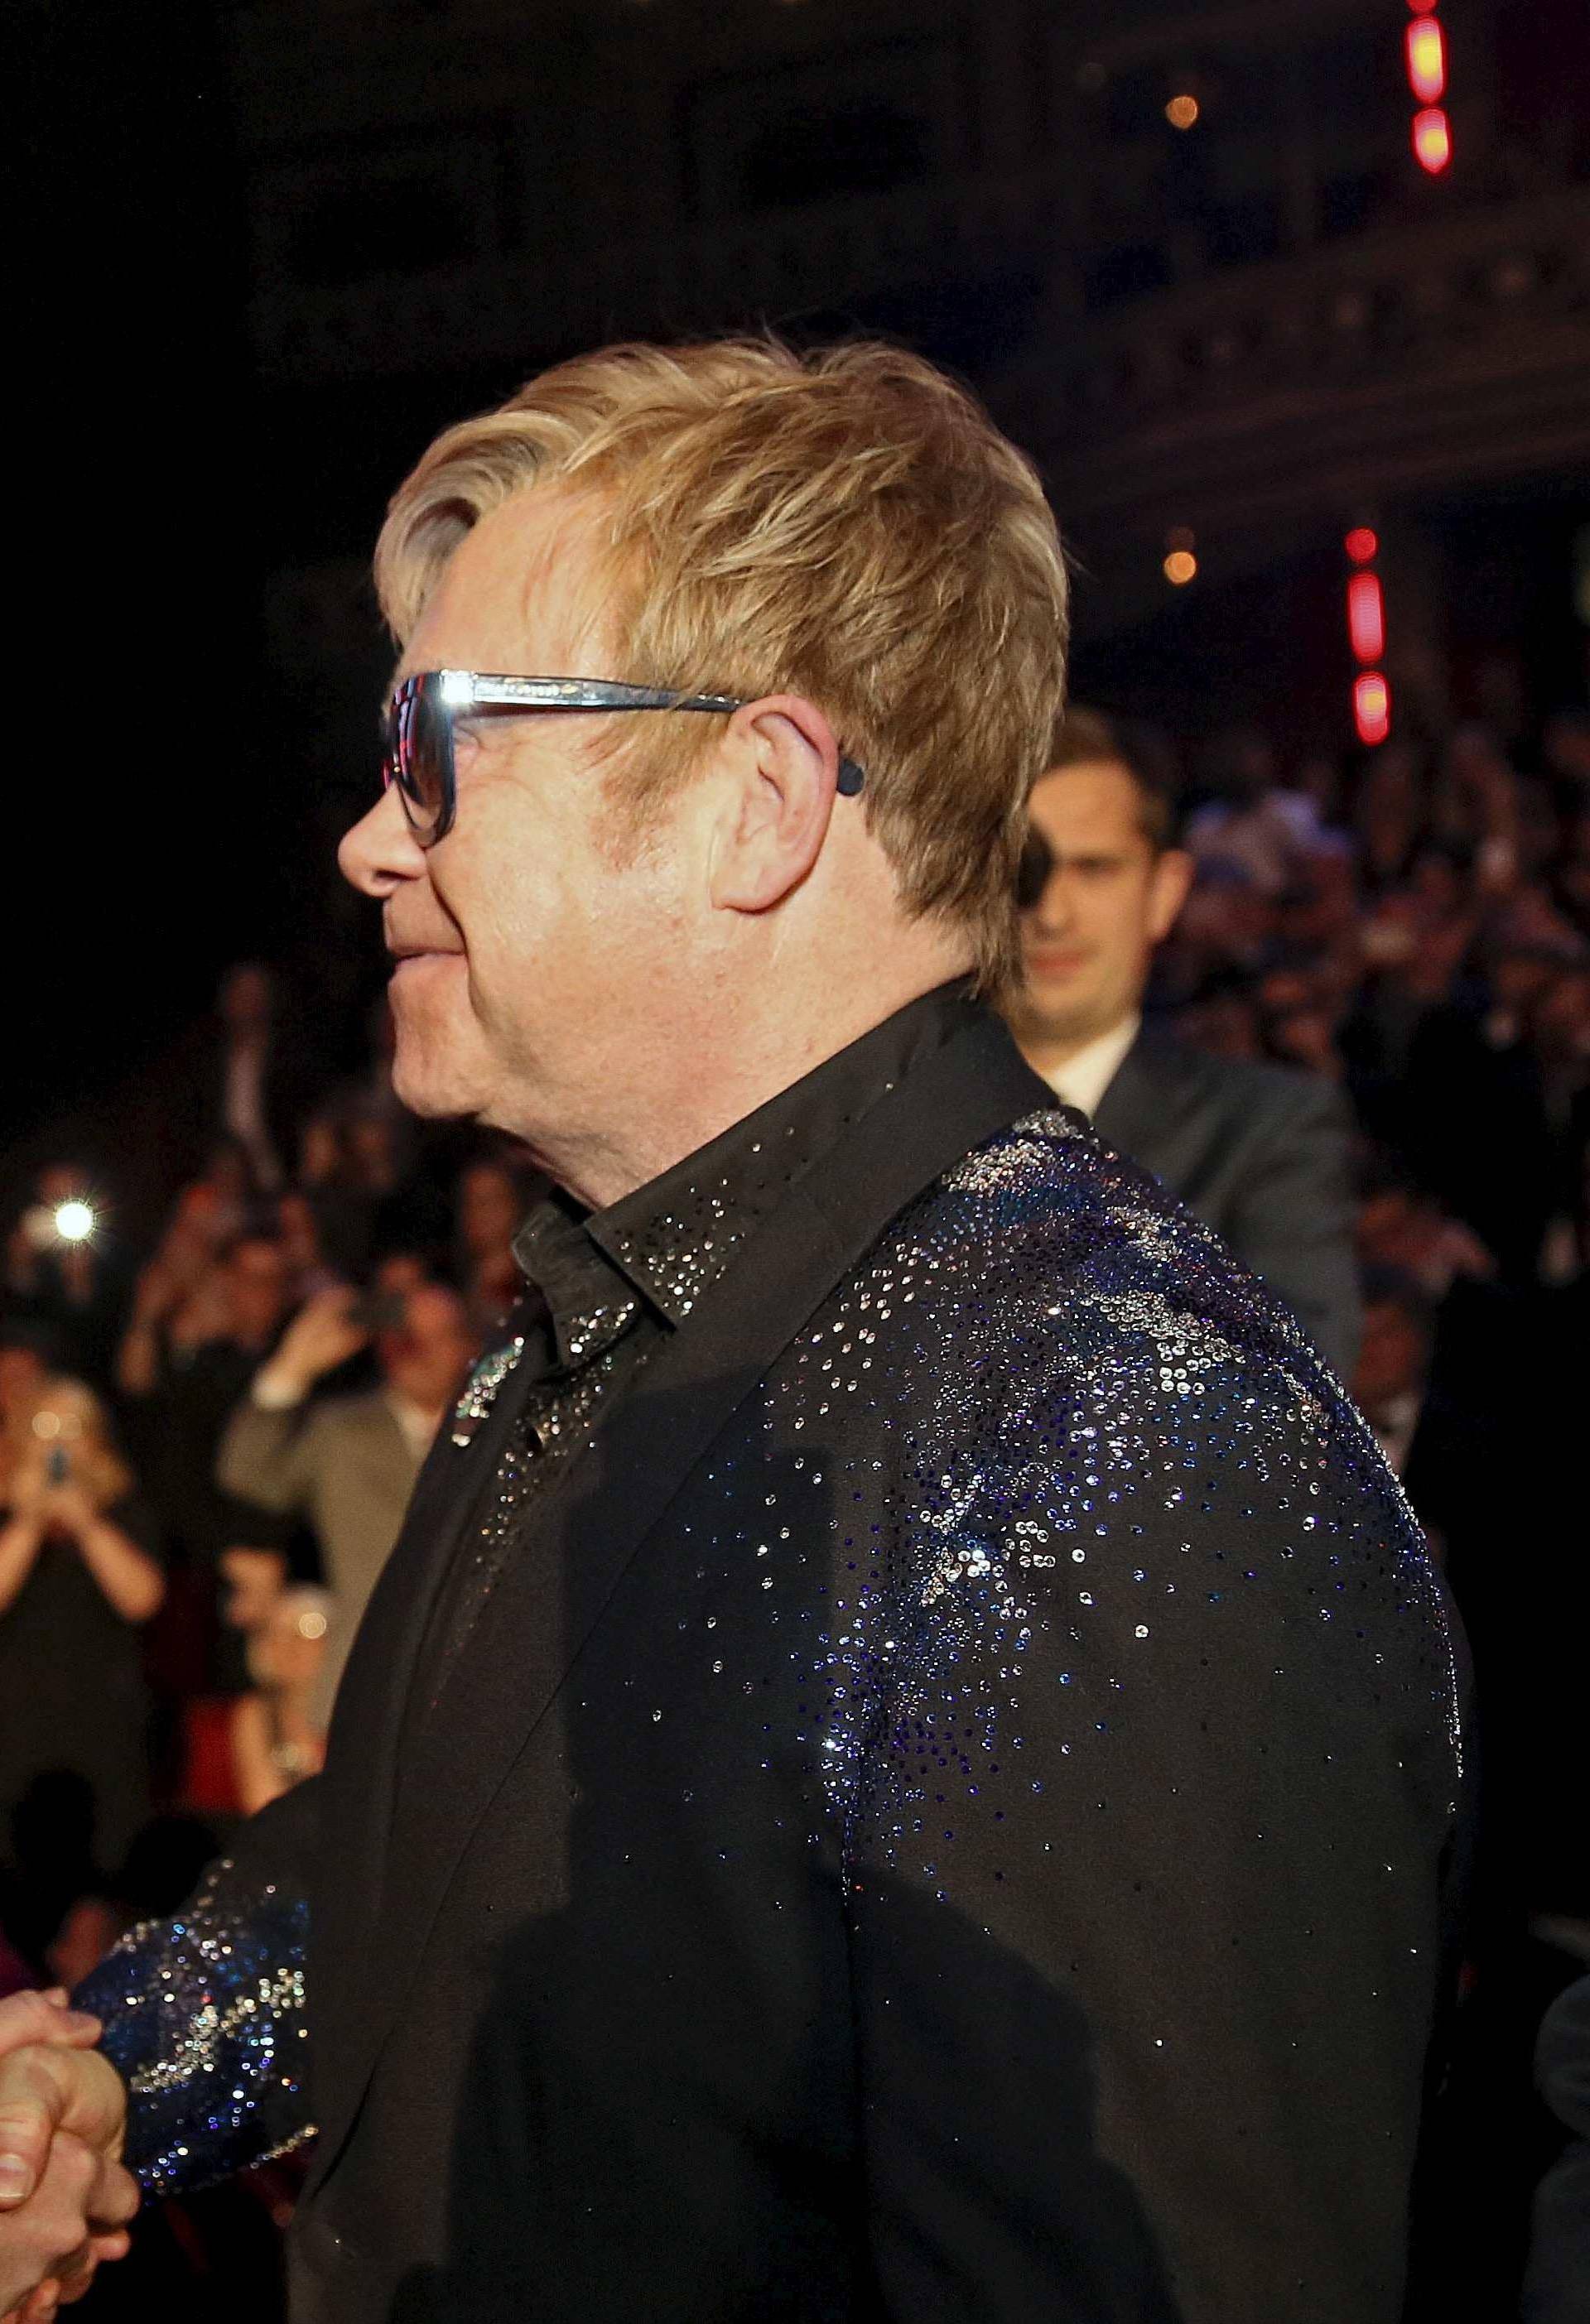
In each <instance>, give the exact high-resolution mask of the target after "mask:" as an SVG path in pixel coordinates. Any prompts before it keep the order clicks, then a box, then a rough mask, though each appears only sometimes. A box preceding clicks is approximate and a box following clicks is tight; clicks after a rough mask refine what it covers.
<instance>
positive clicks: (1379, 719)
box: [1353, 669, 1391, 742]
mask: <svg viewBox="0 0 1590 2324" xmlns="http://www.w3.org/2000/svg"><path fill="white" fill-rule="evenodd" d="M1353 724H1354V726H1355V727H1356V728H1357V730H1358V740H1359V741H1360V742H1384V741H1385V739H1386V736H1387V735H1388V734H1389V733H1391V687H1389V686H1388V685H1387V684H1386V681H1385V679H1384V678H1382V676H1381V673H1380V671H1379V670H1378V669H1366V670H1365V671H1364V675H1363V677H1362V678H1354V681H1353Z"/></svg>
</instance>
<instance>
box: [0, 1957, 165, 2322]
mask: <svg viewBox="0 0 1590 2324" xmlns="http://www.w3.org/2000/svg"><path fill="white" fill-rule="evenodd" d="M62 1999H64V1997H62ZM100 2030H101V2029H100V2025H99V2022H98V2020H97V2018H94V2017H88V2016H86V2015H82V2014H81V2013H80V2012H79V2011H76V2010H69V2009H66V2008H64V2007H62V2006H60V2001H58V2000H56V1999H54V1998H52V1997H48V1996H46V1995H43V1994H37V1993H18V1994H13V1995H12V1996H11V1997H9V1999H7V2000H5V2001H3V2002H0V2302H4V2305H5V2313H6V2318H7V2324H9V2319H10V2318H11V2317H12V2316H13V2315H16V2316H19V2317H22V2318H24V2319H26V2324H43V2319H45V2318H47V2317H48V2316H50V2315H51V2314H52V2313H53V2311H54V2310H55V2307H56V2305H57V2303H58V2302H59V2301H63V2300H66V2301H69V2300H77V2299H80V2298H81V2296H82V2294H83V2293H84V2292H86V2291H87V2290H88V2285H89V2283H90V2282H92V2280H93V2275H94V2271H95V2269H96V2268H97V2266H98V2264H99V2262H100V2261H101V2260H102V2259H119V2258H120V2257H121V2255H122V2254H123V2253H124V2252H125V2250H126V2248H127V2237H126V2234H125V2227H126V2223H127V2221H128V2220H129V2219H130V2218H132V2217H133V2214H134V2211H135V2210H136V2209H137V2208H138V2189H137V2185H136V2182H135V2181H134V2180H133V2178H132V2177H131V2176H130V2174H129V2173H128V2172H125V2171H124V2170H123V2169H122V2167H121V2163H120V2161H119V2159H118V2158H119V2157H120V2154H121V2151H122V2135H123V2131H124V2128H125V2121H126V2092H125V2089H123V2087H122V2084H121V2080H120V2079H119V2077H118V2076H117V2074H116V2069H115V2068H114V2067H113V2066H112V2065H111V2064H110V2062H109V2061H108V2060H107V2059H106V2058H102V2057H101V2056H99V2054H98V2053H97V2051H95V2050H94V2049H93V2048H91V2047H90V2046H89V2045H90V2044H92V2043H94V2042H96V2041H97V2039H98V2038H99V2033H100Z"/></svg>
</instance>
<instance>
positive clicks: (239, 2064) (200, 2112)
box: [74, 1859, 313, 2195]
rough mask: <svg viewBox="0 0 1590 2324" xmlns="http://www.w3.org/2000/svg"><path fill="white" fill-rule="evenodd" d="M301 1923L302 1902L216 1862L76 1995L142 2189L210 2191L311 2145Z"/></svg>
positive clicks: (305, 1922) (305, 1920)
mask: <svg viewBox="0 0 1590 2324" xmlns="http://www.w3.org/2000/svg"><path fill="white" fill-rule="evenodd" d="M308 1926H309V1914H308V1908H307V1906H306V1905H305V1904H303V1902H302V1901H301V1899H300V1898H298V1897H296V1896H294V1895H290V1894H288V1892H287V1891H286V1890H285V1889H283V1888H280V1887H278V1886H275V1885H274V1884H273V1883H270V1882H265V1881H262V1880H260V1879H259V1878H258V1877H254V1876H251V1875H248V1874H245V1873H244V1872H243V1871H242V1870H241V1869H240V1868H239V1867H237V1866H236V1865H234V1864H233V1863H231V1862H230V1861H229V1860H227V1859H223V1860H222V1861H221V1862H220V1863H218V1864H217V1865H215V1866H213V1867H211V1870H210V1871H209V1873H208V1875H207V1877H206V1879H205V1881H204V1884H203V1886H201V1887H200V1888H199V1891H198V1893H197V1895H195V1896H194V1897H193V1898H192V1899H191V1901H190V1903H189V1904H187V1905H185V1906H184V1907H183V1909H182V1911H181V1912H180V1913H179V1914H177V1915H176V1917H175V1918H174V1919H172V1920H170V1921H149V1922H145V1923H143V1926H142V1927H140V1928H136V1929H134V1930H132V1931H130V1932H129V1933H128V1934H127V1935H126V1936H125V1937H124V1938H123V1939H122V1940H121V1941H120V1943H119V1944H118V1945H117V1946H116V1949H115V1950H114V1951H113V1952H112V1953H110V1954H109V1955H108V1956H107V1958H106V1960H104V1961H102V1962H101V1963H100V1965H99V1967H98V1968H97V1969H96V1970H95V1971H94V1973H93V1975H92V1976H91V1977H89V1978H88V1979H87V1980H86V1981H85V1983H84V1984H83V1985H82V1986H81V1987H79V1990H78V1992H77V1994H76V1995H75V1997H74V1999H75V2000H76V2002H77V2004H78V2006H79V2007H81V2008H84V2009H91V2010H93V2011H95V2012H96V2013H97V2015H99V2016H101V2017H103V2019H104V2020H105V2025H106V2034H105V2051H106V2056H107V2057H108V2058H109V2059H110V2061H111V2062H112V2064H113V2065H114V2066H115V2067H116V2070H117V2071H118V2072H119V2073H120V2074H121V2075H122V2076H123V2078H124V2080H125V2081H126V2083H127V2086H128V2089H129V2091H130V2093H131V2097H130V2106H129V2118H128V2129H127V2156H126V2160H127V2163H128V2165H129V2167H130V2168H131V2169H132V2170H134V2172H136V2173H137V2176H138V2178H139V2181H141V2183H142V2184H143V2188H144V2189H145V2190H146V2191H147V2192H149V2193H151V2194H159V2195H169V2194H174V2193H178V2192H180V2191H182V2190H187V2189H190V2188H194V2187H199V2186H205V2185H208V2183H209V2182H210V2181H213V2180H217V2179H223V2178H226V2177H227V2176H228V2175H229V2174H230V2173H231V2172H235V2171H241V2170H245V2169H246V2168H247V2167H248V2165H249V2164H250V2163H263V2162H264V2161H265V2160H266V2159H267V2157H269V2156H271V2155H273V2154H281V2153H285V2151H286V2150H287V2148H289V2147H290V2146H296V2145H297V2144H299V2142H300V2140H302V2139H305V2138H307V2137H309V2136H310V2135H311V2133H312V2130H313V2125H312V2124H311V2123H310V2119H309V2112H308V2102H307V2099H306V2097H305V2092H304V2079H305V2069H306V2067H307V2064H308V2055H307V2053H308V2046H309V2043H308V2032H309V2029H308V2026H307V2024H306V2022H305V2012H304V1969H303V1961H304V1943H305V1939H306V1936H307V1934H308Z"/></svg>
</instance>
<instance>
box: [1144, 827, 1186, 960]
mask: <svg viewBox="0 0 1590 2324" xmlns="http://www.w3.org/2000/svg"><path fill="white" fill-rule="evenodd" d="M1195 871H1197V863H1196V862H1194V860H1193V858H1192V857H1191V856H1190V855H1189V854H1188V853H1187V851H1186V849H1185V848H1182V847H1167V848H1166V849H1165V850H1164V852H1163V853H1161V854H1160V856H1159V858H1158V859H1157V861H1156V862H1155V864H1154V870H1153V881H1152V885H1151V888H1150V890H1149V934H1150V936H1151V939H1152V941H1153V942H1154V943H1155V944H1161V943H1163V941H1164V939H1165V938H1166V937H1167V936H1169V933H1170V931H1171V929H1172V928H1173V927H1175V926H1176V923H1177V921H1178V920H1179V918H1181V908H1182V906H1183V905H1184V904H1185V903H1186V901H1187V899H1188V892H1189V890H1191V887H1192V883H1193V874H1194V872H1195Z"/></svg>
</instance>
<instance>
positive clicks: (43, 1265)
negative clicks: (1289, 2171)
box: [0, 964, 531, 1989]
mask: <svg viewBox="0 0 1590 2324" xmlns="http://www.w3.org/2000/svg"><path fill="white" fill-rule="evenodd" d="M373 1024H374V1039H373V1041H372V1043H371V1053H370V1055H369V1056H368V1057H367V1059H365V1062H364V1064H363V1065H362V1067H361V1069H360V1070H359V1071H358V1072H357V1073H356V1074H354V1075H353V1076H352V1077H351V1078H350V1077H348V1076H347V1075H343V1076H341V1077H339V1078H338V1079H337V1080H335V1081H333V1082H331V1083H329V1084H324V1083H323V1084H321V1085H320V1086H319V1087H317V1086H316V1076H315V1072H314V1060H315V1058H316V1057H317V1056H323V1055H324V1054H325V1051H324V1046H323V1042H322V1041H321V1040H320V1039H319V1038H317V1037H314V1035H312V1034H311V1033H310V1029H309V1028H307V1027H306V1026H305V1025H304V1023H303V1021H302V1019H301V1018H300V1015H299V1012H296V1011H293V1010H290V1009H289V1008H287V1007H285V1006H283V998H282V988H281V987H280V985H279V984H278V982H277V980H276V979H275V978H274V977H273V974H272V973H271V972H270V971H268V970H266V969H265V968H263V967H262V966H260V965H258V964H240V965H239V966H237V967H236V968H234V969H232V970H231V971H229V972H228V973H227V975H226V978H225V980H224V982H223V984H222V987H221V991H220V993H219V995H218V999H217V1009H216V1011H215V1013H214V1017H213V1019H211V1020H209V1021H208V1022H207V1023H206V1024H205V1025H204V1026H203V1027H201V1028H196V1029H195V1032H194V1034H193V1035H192V1037H190V1039H189V1040H188V1041H187V1042H186V1043H185V1044H183V1045H182V1047H181V1048H180V1051H179V1052H178V1053H177V1054H176V1055H175V1056H174V1057H173V1058H172V1060H171V1063H170V1069H169V1070H162V1072H160V1073H158V1074H154V1075H153V1076H152V1077H151V1080H150V1084H149V1086H148V1088H147V1090H146V1093H145V1099H146V1103H145V1107H144V1113H145V1116H146V1120H133V1121H130V1122H129V1123H128V1125H127V1130H128V1137H129V1139H130V1141H131V1142H132V1143H133V1144H134V1145H136V1146H137V1147H138V1148H140V1151H141V1153H143V1154H146V1152H147V1148H148V1146H149V1143H150V1141H151V1139H154V1140H155V1142H156V1143H157V1145H158V1148H159V1150H160V1152H161V1154H162V1157H164V1156H167V1155H169V1156H170V1157H171V1160H172V1163H173V1165H174V1167H173V1169H172V1176H171V1182H170V1185H169V1194H168V1202H167V1206H166V1210H165V1214H164V1216H163V1219H159V1220H156V1221H155V1222H153V1223H152V1226H151V1228H150V1230H148V1231H146V1232H145V1233H144V1234H143V1236H142V1237H140V1236H138V1235H137V1233H136V1232H135V1231H132V1232H130V1231H128V1225H127V1218H126V1207H127V1206H124V1205H123V1204H122V1203H120V1202H118V1193H119V1189H118V1188H117V1186H116V1185H114V1184H110V1183H106V1181H108V1180H109V1179H111V1178H112V1177H113V1176H114V1175H115V1174H114V1172H110V1171H106V1170H105V1169H103V1168H102V1169H101V1170H99V1171H98V1172H97V1173H96V1172H90V1171H88V1170H85V1169H84V1168H83V1167H80V1166H79V1165H77V1164H75V1163H73V1162H70V1161H68V1160H64V1159H62V1160H58V1161H53V1162H51V1163H50V1164H48V1165H47V1166H45V1167H43V1168H42V1169H41V1170H39V1171H37V1173H36V1174H35V1175H34V1176H33V1180H32V1185H31V1186H30V1187H29V1189H28V1195H27V1199H26V1201H25V1203H23V1207H22V1210H21V1213H20V1215H18V1216H15V1217H14V1218H13V1219H12V1220H11V1222H9V1227H8V1231H7V1233H6V1238H5V1250H4V1283H3V1286H0V1989H4V1987H5V1985H7V1984H17V1983H22V1982H24V1981H32V1980H33V1979H36V1978H49V1979H51V1980H52V1981H55V1980H59V1981H65V1982H67V1983H71V1982H73V1981H74V1980H75V1979H76V1978H77V1977H79V1976H80V1975H81V1974H83V1973H84V1972H85V1971H86V1969H88V1967H90V1966H91V1965H92V1963H93V1962H94V1961H95V1960H97V1958H98V1957H99V1955H100V1954H101V1953H102V1952H103V1951H104V1950H105V1949H106V1945H107V1944H108V1943H109V1942H110V1941H112V1940H113V1939H114V1937H115V1936H116V1933H117V1932H119V1930H120V1929H121V1928H123V1927H125V1926H126V1925H128V1924H129V1923H132V1922H133V1921H134V1920H135V1919H137V1918H139V1917H142V1916H143V1915H144V1914H149V1913H152V1912H157V1911H163V1910H168V1909H170V1908H171V1907H172V1906H173V1905H174V1904H176V1903H178V1902H179V1901H180V1898H181V1896H182V1895H183V1894H185V1893H186V1891H187V1889H188V1888H189V1886H190V1885H191V1882H192V1879H193V1877H194V1874H195V1872H196V1871H197V1869H198V1868H199V1866H200V1865H201V1864H202V1862H203V1861H204V1859H205V1858H206V1856H207V1855H208V1853H210V1852H211V1851H212V1850H213V1849H214V1847H215V1844H216V1840H217V1837H218V1836H220V1835H223V1834H224V1832H225V1831H226V1826H227V1824H228V1822H229V1821H231V1820H233V1819H235V1818H236V1816H238V1815H240V1814H244V1813H247V1812H252V1811H253V1810H254V1809H256V1808H258V1807H260V1806H262V1805H263V1804H264V1803H266V1802H267V1801H269V1800H270V1799H272V1798H273V1797H274V1796H275V1795H276V1794H278V1793H279V1792H281V1791H282V1790H284V1789H285V1788H286V1787H287V1786H288V1785H289V1784H291V1783H293V1782H295V1781H297V1780H298V1779H299V1778H300V1776H302V1775H305V1774H307V1773H309V1772H310V1771H312V1770H313V1769H314V1768H316V1767H317V1766H319V1761H320V1757H321V1754H322V1751H323V1748H324V1741H325V1734H326V1729H327V1726H328V1720H329V1712H330V1704H331V1699H332V1696H333V1694H334V1692H335V1687H336V1682H337V1675H338V1674H339V1672H340V1668H341V1665H342V1661H343V1659H344V1656H345V1655H346V1653H347V1646H348V1643H349V1641H350V1639H351V1636H352V1632H353V1630H354V1628H356V1624H357V1621H358V1618H359V1615H360V1613H361V1611H362V1609H363V1607H364V1604H365V1600H366V1599H367V1598H368V1596H369V1593H370V1591H371V1589H372V1588H373V1587H374V1582H375V1580H376V1578H377V1576H378V1574H379V1572H380V1569H381V1565H382V1563H383V1562H384V1559H385V1556H386V1554H387V1553H388V1551H389V1550H390V1548H391V1545H392V1543H393V1539H394V1538H395V1536H396V1533H397V1530H398V1526H399V1524H400V1522H401V1519H402V1513H403V1509H404V1507H405V1505H406V1502H407V1499H408V1495H409V1491H410V1488H411V1484H412V1482H413V1479H414V1477H415V1475H416V1474H417V1472H418V1470H419V1467H420V1464H421V1462H422V1460H423V1459H424V1456H425V1453H426V1452H427V1451H428V1450H429V1447H430V1443H431V1440H432V1438H433V1436H434V1435H435V1434H436V1431H437V1429H438V1427H439V1425H440V1424H441V1421H442V1419H443V1417H444V1416H445V1415H446V1414H447V1413H448V1411H449V1409H450V1407H451V1406H452V1404H453V1402H454V1401H455V1399H456V1398H457V1397H458V1393H459V1391H460V1388H462V1386H463V1383H464V1380H465V1379H466V1377H467V1372H468V1369H469V1367H470V1364H471V1363H472V1362H473V1360H475V1358H476V1355H477V1354H478V1353H479V1351H480V1350H481V1348H482V1346H483V1345H484V1344H485V1342H486V1341H487V1339H488V1338H489V1337H490V1335H491V1334H492V1333H493V1332H494V1330H495V1328H496V1326H497V1325H498V1324H499V1323H501V1321H502V1319H503V1317H504V1314H506V1312H507V1309H508V1308H509V1306H510V1305H512V1304H513V1298H514V1297H515V1296H516V1292H517V1287H518V1285H519V1276H518V1270H517V1268H516V1266H515V1263H514V1259H513V1251H512V1249H511V1244H512V1240H513V1235H514V1234H515V1232H516V1231H517V1230H518V1228H519V1226H520V1225H521V1223H522V1220H523V1216H524V1213H525V1211H526V1209H527V1207H528V1205H529V1203H530V1201H531V1174H530V1173H529V1172H528V1171H527V1168H526V1166H525V1163H524V1159H523V1157H522V1155H521V1154H520V1153H519V1152H518V1150H517V1149H515V1148H513V1146H512V1145H511V1143H509V1142H507V1141H493V1140H491V1139H481V1138H478V1137H476V1136H475V1135H473V1134H469V1135H467V1136H466V1135H464V1134H462V1133H460V1132H458V1131H457V1130H439V1131H437V1130H432V1131H427V1130H422V1129H421V1126H420V1125H418V1124H416V1123H414V1122H413V1121H412V1120H411V1119H410V1118H409V1117H408V1116H407V1115H405V1113H404V1112H403V1111H402V1108H401V1107H400V1106H399V1105H398V1103H397V1102H396V1101H395V1099H394V1098H393V1093H392V1087H391V1080H390V1074H389V1070H388V1068H389V1064H390V1056H391V1041H390V1035H389V1031H388V1028H387V1021H386V1017H385V1011H384V1008H383V1009H382V1010H379V1011H378V1012H377V1014H376V1016H375V1018H374V1020H373ZM315 1029H316V1032H317V1033H318V1032H319V1028H315ZM284 1099H285V1102H284ZM128 1175H129V1180H130V1181H131V1179H132V1177H133V1176H134V1172H133V1171H132V1170H131V1169H129V1174H128Z"/></svg>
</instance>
